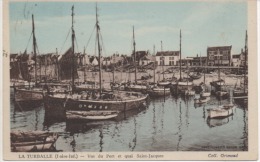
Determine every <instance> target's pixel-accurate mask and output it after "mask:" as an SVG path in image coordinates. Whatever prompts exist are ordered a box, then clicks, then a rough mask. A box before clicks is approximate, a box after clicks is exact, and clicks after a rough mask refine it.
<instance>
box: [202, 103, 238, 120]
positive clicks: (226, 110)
mask: <svg viewBox="0 0 260 162" xmlns="http://www.w3.org/2000/svg"><path fill="white" fill-rule="evenodd" d="M207 112H208V118H224V117H227V116H230V115H233V113H234V105H233V104H229V105H223V106H219V107H217V108H213V109H207Z"/></svg>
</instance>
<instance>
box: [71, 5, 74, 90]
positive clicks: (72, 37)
mask: <svg viewBox="0 0 260 162" xmlns="http://www.w3.org/2000/svg"><path fill="white" fill-rule="evenodd" d="M71 11H72V13H71V17H72V20H71V22H72V26H71V33H72V34H71V41H72V46H71V50H72V75H71V78H72V93H73V92H74V79H75V78H74V73H75V69H74V68H75V67H74V57H75V56H74V39H75V31H74V26H73V22H74V5H73V6H72V8H71Z"/></svg>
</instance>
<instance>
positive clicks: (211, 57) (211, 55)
mask: <svg viewBox="0 0 260 162" xmlns="http://www.w3.org/2000/svg"><path fill="white" fill-rule="evenodd" d="M231 49H232V46H215V47H208V48H207V59H208V66H218V64H219V65H220V66H230V65H231V63H232V58H231Z"/></svg>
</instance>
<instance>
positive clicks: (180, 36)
mask: <svg viewBox="0 0 260 162" xmlns="http://www.w3.org/2000/svg"><path fill="white" fill-rule="evenodd" d="M180 80H181V30H180Z"/></svg>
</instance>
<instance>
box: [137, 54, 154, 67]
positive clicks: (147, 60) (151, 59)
mask: <svg viewBox="0 0 260 162" xmlns="http://www.w3.org/2000/svg"><path fill="white" fill-rule="evenodd" d="M155 61H156V60H155V56H153V55H146V56H144V57H142V58H141V59H140V60H139V65H140V66H141V65H147V64H149V63H151V62H155Z"/></svg>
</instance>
